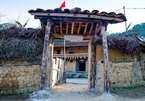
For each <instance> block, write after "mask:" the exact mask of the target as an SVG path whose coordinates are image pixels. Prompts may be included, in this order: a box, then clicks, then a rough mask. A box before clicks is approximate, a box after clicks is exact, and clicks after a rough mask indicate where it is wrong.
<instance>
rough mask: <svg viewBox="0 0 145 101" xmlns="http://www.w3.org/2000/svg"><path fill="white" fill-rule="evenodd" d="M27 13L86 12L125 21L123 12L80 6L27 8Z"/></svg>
mask: <svg viewBox="0 0 145 101" xmlns="http://www.w3.org/2000/svg"><path fill="white" fill-rule="evenodd" d="M28 12H29V13H38V12H39V13H67V14H69V13H70V14H88V15H97V16H104V17H114V18H120V19H123V21H126V17H125V16H124V14H122V13H118V14H116V13H115V12H109V13H107V12H105V11H103V12H99V10H93V11H89V10H84V11H81V8H77V7H76V8H74V9H64V10H61V9H60V8H56V9H47V10H44V9H41V8H37V9H36V10H29V11H28Z"/></svg>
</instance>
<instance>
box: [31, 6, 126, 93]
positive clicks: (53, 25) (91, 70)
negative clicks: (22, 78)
mask: <svg viewBox="0 0 145 101" xmlns="http://www.w3.org/2000/svg"><path fill="white" fill-rule="evenodd" d="M29 13H30V14H32V15H34V16H35V19H39V20H40V22H41V26H42V29H43V32H44V35H45V38H44V48H43V56H42V65H41V74H40V83H39V86H40V89H43V88H44V87H45V86H48V87H50V88H51V87H52V65H53V63H52V62H53V39H64V36H65V35H73V36H82V37H83V40H89V44H88V89H89V90H90V89H91V88H95V89H96V90H97V91H98V90H99V89H100V87H101V89H103V88H105V90H106V92H109V78H108V71H109V64H108V63H109V62H108V46H107V39H106V35H105V31H106V30H107V25H108V24H109V23H110V24H116V23H119V22H123V21H126V18H125V16H124V14H121V13H119V14H116V13H115V12H110V13H107V12H99V11H98V10H93V11H92V12H90V11H89V10H85V11H81V8H74V9H64V10H63V11H62V10H61V9H59V8H57V9H54V10H51V9H47V10H44V9H39V8H38V9H36V10H29ZM43 37H44V36H43ZM97 37H102V39H103V40H102V43H103V52H104V68H105V72H104V75H105V76H104V77H105V81H104V83H103V84H104V85H103V86H100V85H98V79H99V78H100V77H98V76H99V75H98V73H99V71H96V52H95V51H96V49H95V46H96V40H97ZM80 65H81V67H82V66H83V64H80ZM81 70H83V69H82V68H81ZM64 74H65V67H64ZM96 74H97V75H96ZM95 80H96V81H95ZM98 88H99V89H98ZM98 92H99V91H98Z"/></svg>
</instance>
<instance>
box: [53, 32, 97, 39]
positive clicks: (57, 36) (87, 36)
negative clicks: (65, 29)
mask: <svg viewBox="0 0 145 101" xmlns="http://www.w3.org/2000/svg"><path fill="white" fill-rule="evenodd" d="M52 35H53V36H54V39H64V35H68V34H66V33H63V34H62V35H61V34H55V33H52ZM78 36H79V35H78ZM92 37H94V35H84V36H83V40H90V39H91V38H92ZM96 37H97V36H96Z"/></svg>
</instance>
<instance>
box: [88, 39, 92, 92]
mask: <svg viewBox="0 0 145 101" xmlns="http://www.w3.org/2000/svg"><path fill="white" fill-rule="evenodd" d="M91 43H92V40H89V44H88V90H91V57H92V54H91V50H92V49H91Z"/></svg>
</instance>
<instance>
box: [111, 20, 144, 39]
mask: <svg viewBox="0 0 145 101" xmlns="http://www.w3.org/2000/svg"><path fill="white" fill-rule="evenodd" d="M122 35H134V36H139V37H145V23H141V24H137V25H134V26H133V27H132V29H130V30H128V31H127V33H126V32H122V33H112V34H110V36H122Z"/></svg>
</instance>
